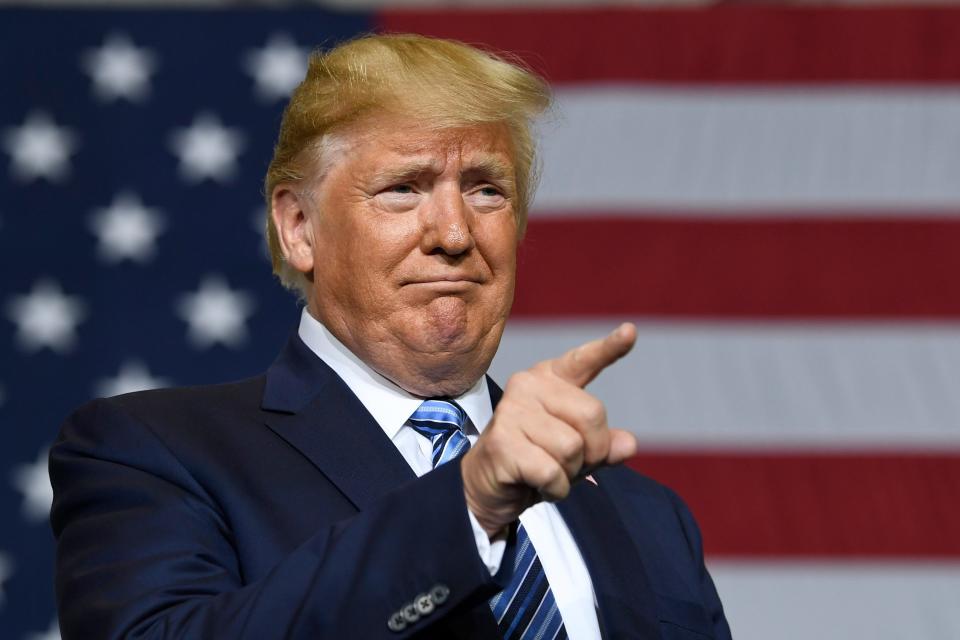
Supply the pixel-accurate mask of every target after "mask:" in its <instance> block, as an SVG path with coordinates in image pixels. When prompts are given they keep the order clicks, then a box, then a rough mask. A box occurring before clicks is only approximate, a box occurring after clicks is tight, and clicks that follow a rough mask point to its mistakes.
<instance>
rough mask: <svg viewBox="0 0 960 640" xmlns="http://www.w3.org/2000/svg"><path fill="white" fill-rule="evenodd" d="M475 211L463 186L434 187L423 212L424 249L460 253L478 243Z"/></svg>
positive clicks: (431, 252) (450, 253) (455, 254)
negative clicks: (474, 223) (474, 219)
mask: <svg viewBox="0 0 960 640" xmlns="http://www.w3.org/2000/svg"><path fill="white" fill-rule="evenodd" d="M471 223H472V220H471V212H470V209H469V207H468V206H467V203H466V202H464V199H463V194H462V193H461V192H460V187H459V185H452V184H450V185H447V184H445V185H442V186H438V187H437V188H435V189H434V191H433V193H432V194H431V195H430V198H429V200H428V202H426V203H425V206H424V211H423V215H422V221H421V225H422V231H423V232H422V234H421V237H420V249H421V250H422V251H423V252H424V253H426V254H433V253H444V254H446V255H449V256H457V255H460V254H463V253H466V252H468V251H470V250H471V249H473V247H474V246H476V242H475V241H474V238H473V234H472V232H471Z"/></svg>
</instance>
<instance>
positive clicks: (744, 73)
mask: <svg viewBox="0 0 960 640" xmlns="http://www.w3.org/2000/svg"><path fill="white" fill-rule="evenodd" d="M379 23H380V25H381V27H382V28H383V29H385V30H387V31H394V32H414V33H423V34H427V35H435V36H442V37H447V38H454V39H457V40H462V41H465V42H469V43H473V44H484V45H488V46H490V47H493V48H494V49H497V50H501V51H510V52H514V53H516V54H518V55H520V56H521V57H523V58H524V59H525V60H526V61H527V63H528V64H530V65H531V66H532V67H533V68H535V69H537V70H538V71H540V72H541V73H544V74H545V76H546V77H547V79H548V80H550V81H551V82H583V81H634V80H641V81H642V80H647V81H655V82H667V83H670V82H679V83H687V82H698V83H705V82H706V83H769V82H781V83H807V82H816V83H823V82H850V81H853V82H870V83H915V82H931V83H937V82H955V81H957V80H958V79H960V37H957V34H958V33H960V9H957V8H954V7H842V8H836V7H784V6H740V7H731V6H720V7H707V8H694V9H667V8H659V9H640V10H631V9H561V10H552V11H543V10H466V11H457V10H422V11H421V10H390V11H384V12H381V13H380V14H379Z"/></svg>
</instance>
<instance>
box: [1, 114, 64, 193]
mask: <svg viewBox="0 0 960 640" xmlns="http://www.w3.org/2000/svg"><path fill="white" fill-rule="evenodd" d="M77 146H78V144H77V136H76V135H75V134H74V133H72V132H71V131H70V129H68V128H67V127H59V126H57V124H56V123H55V122H54V121H53V118H51V117H50V115H49V114H47V113H46V112H44V111H33V112H31V113H30V114H29V115H27V119H26V120H25V121H24V123H23V124H22V125H21V126H19V127H10V128H8V129H6V130H4V132H3V147H4V149H5V150H6V152H7V153H8V154H10V157H11V160H12V162H11V164H10V173H11V174H12V175H13V177H14V178H16V179H17V180H21V181H23V182H30V181H32V180H36V179H37V178H46V179H47V180H49V181H50V182H59V181H61V180H64V179H66V178H67V176H69V175H70V154H72V153H73V152H74V151H76V149H77Z"/></svg>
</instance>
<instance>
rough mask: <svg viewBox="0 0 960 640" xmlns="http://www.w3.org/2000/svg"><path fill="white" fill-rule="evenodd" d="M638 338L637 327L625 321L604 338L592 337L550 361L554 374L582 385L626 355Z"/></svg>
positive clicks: (585, 384) (579, 385)
mask: <svg viewBox="0 0 960 640" xmlns="http://www.w3.org/2000/svg"><path fill="white" fill-rule="evenodd" d="M636 340H637V328H636V327H635V326H634V325H633V323H630V322H624V323H623V324H621V325H620V326H619V327H617V328H616V329H614V330H613V331H611V332H610V333H609V334H607V335H606V336H605V337H603V338H598V339H596V340H591V341H590V342H587V343H585V344H582V345H580V346H579V347H576V348H574V349H571V350H570V351H567V352H566V353H565V354H563V355H562V356H560V357H559V358H556V359H554V360H551V361H550V368H551V369H552V370H553V372H554V373H555V374H557V375H558V376H560V377H561V378H563V379H564V380H566V381H567V382H571V383H573V384H575V385H577V386H578V387H585V386H587V384H589V383H590V381H591V380H593V379H594V378H596V377H597V375H598V374H599V373H600V372H601V371H603V370H604V369H606V368H607V367H609V366H610V365H611V364H613V363H614V362H616V361H617V360H619V359H620V358H622V357H623V356H625V355H627V353H629V352H630V349H632V348H633V343H634V342H636Z"/></svg>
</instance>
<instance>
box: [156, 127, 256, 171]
mask: <svg viewBox="0 0 960 640" xmlns="http://www.w3.org/2000/svg"><path fill="white" fill-rule="evenodd" d="M170 146H171V148H172V149H173V152H174V153H175V154H176V155H177V156H178V157H179V158H180V173H181V175H182V176H183V178H184V179H185V180H187V181H188V182H200V181H201V180H205V179H210V180H216V181H218V182H224V181H226V180H229V179H230V178H232V177H233V175H234V174H235V173H236V172H237V155H238V154H239V153H240V151H241V150H242V149H243V146H244V139H243V134H241V133H240V132H239V130H237V129H229V128H227V127H224V126H223V125H222V124H220V119H219V118H217V116H215V115H213V114H210V113H201V114H199V115H198V116H197V117H196V118H194V120H193V124H191V125H190V126H189V127H186V128H183V129H176V130H175V131H174V132H173V133H172V134H171V136H170Z"/></svg>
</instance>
